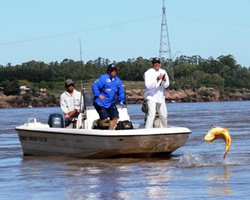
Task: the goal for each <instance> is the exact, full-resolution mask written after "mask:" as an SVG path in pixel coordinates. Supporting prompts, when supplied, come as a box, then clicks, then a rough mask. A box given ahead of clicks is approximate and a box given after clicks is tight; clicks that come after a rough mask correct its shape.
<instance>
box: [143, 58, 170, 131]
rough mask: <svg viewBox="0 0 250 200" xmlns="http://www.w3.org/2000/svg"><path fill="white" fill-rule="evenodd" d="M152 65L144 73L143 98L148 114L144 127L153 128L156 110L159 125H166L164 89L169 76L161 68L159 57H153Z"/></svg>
mask: <svg viewBox="0 0 250 200" xmlns="http://www.w3.org/2000/svg"><path fill="white" fill-rule="evenodd" d="M152 65H153V66H152V68H150V69H148V70H147V71H146V72H145V73H144V80H145V92H144V98H145V99H146V100H147V105H148V115H147V121H146V125H145V128H153V122H154V119H155V116H156V112H157V113H158V114H159V119H160V122H161V127H167V107H166V102H165V89H166V88H168V86H169V78H168V74H167V72H166V71H165V70H164V69H161V60H160V58H158V57H156V58H153V59H152Z"/></svg>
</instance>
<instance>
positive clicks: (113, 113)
mask: <svg viewBox="0 0 250 200" xmlns="http://www.w3.org/2000/svg"><path fill="white" fill-rule="evenodd" d="M95 109H96V111H97V112H98V114H99V116H100V119H107V118H109V119H110V120H112V119H114V118H119V112H118V110H117V107H116V106H115V104H112V105H111V106H110V107H109V108H105V107H101V106H98V105H95Z"/></svg>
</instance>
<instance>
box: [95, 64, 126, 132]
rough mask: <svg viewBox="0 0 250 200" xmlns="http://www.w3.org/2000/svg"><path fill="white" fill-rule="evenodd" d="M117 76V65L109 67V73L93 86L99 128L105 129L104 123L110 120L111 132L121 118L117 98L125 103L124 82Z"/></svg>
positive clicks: (121, 102)
mask: <svg viewBox="0 0 250 200" xmlns="http://www.w3.org/2000/svg"><path fill="white" fill-rule="evenodd" d="M116 74H117V67H116V65H115V64H110V65H108V68H107V73H106V74H103V75H101V76H100V77H98V79H97V80H96V81H95V82H94V83H93V84H92V90H93V94H94V102H93V104H94V106H95V109H96V111H97V112H98V114H99V116H100V120H99V127H104V123H105V122H107V121H108V119H109V120H110V122H109V130H114V128H115V127H116V124H117V121H118V118H119V113H118V110H117V107H116V97H117V100H118V101H119V102H120V104H123V103H124V102H125V94H124V90H123V86H122V81H121V80H120V79H119V78H118V77H117V76H116Z"/></svg>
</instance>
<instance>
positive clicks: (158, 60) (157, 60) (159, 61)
mask: <svg viewBox="0 0 250 200" xmlns="http://www.w3.org/2000/svg"><path fill="white" fill-rule="evenodd" d="M152 63H153V64H155V63H161V59H160V58H159V57H155V58H153V59H152Z"/></svg>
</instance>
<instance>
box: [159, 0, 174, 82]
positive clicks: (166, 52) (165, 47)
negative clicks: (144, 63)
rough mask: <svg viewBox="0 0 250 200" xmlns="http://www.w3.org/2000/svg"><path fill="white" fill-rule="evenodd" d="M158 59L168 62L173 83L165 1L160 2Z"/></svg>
mask: <svg viewBox="0 0 250 200" xmlns="http://www.w3.org/2000/svg"><path fill="white" fill-rule="evenodd" d="M159 57H160V58H161V60H162V61H164V60H165V59H166V60H168V61H169V69H170V71H171V76H172V80H173V81H174V72H173V68H172V55H171V48H170V41H169V33H168V24H167V17H166V6H165V0H162V22H161V38H160V50H159ZM164 58H165V59H164ZM163 64H164V63H163Z"/></svg>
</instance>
